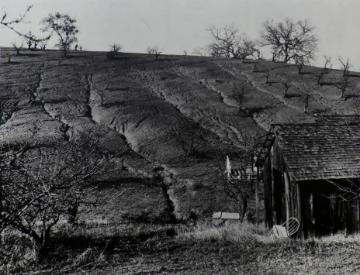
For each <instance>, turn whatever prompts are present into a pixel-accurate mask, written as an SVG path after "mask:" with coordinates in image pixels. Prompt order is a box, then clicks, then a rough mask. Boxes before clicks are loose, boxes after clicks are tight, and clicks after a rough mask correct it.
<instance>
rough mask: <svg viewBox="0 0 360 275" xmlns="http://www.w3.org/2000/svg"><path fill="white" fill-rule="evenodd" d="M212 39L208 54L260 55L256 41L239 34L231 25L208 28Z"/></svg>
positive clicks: (228, 56)
mask: <svg viewBox="0 0 360 275" xmlns="http://www.w3.org/2000/svg"><path fill="white" fill-rule="evenodd" d="M209 32H210V34H211V36H212V38H213V39H214V41H213V42H212V43H211V44H210V45H209V49H210V55H212V56H217V57H226V58H230V57H232V58H239V59H242V60H244V59H246V58H248V57H254V58H255V57H257V58H259V56H260V51H259V49H257V48H256V43H255V42H254V41H252V40H249V39H248V38H247V37H246V35H240V34H239V30H238V29H236V28H235V27H234V26H232V25H226V26H224V27H222V28H216V27H214V26H212V27H210V28H209Z"/></svg>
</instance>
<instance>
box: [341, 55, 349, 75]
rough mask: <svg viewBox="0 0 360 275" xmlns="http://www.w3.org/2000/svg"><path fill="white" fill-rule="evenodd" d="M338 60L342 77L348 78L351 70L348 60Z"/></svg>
mask: <svg viewBox="0 0 360 275" xmlns="http://www.w3.org/2000/svg"><path fill="white" fill-rule="evenodd" d="M338 60H339V62H340V64H341V66H342V72H343V76H348V75H349V71H350V68H351V64H350V61H349V59H348V58H347V59H346V60H343V59H342V58H341V57H338Z"/></svg>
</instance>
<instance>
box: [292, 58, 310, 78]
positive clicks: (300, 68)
mask: <svg viewBox="0 0 360 275" xmlns="http://www.w3.org/2000/svg"><path fill="white" fill-rule="evenodd" d="M295 64H296V66H297V68H298V74H303V68H304V67H305V65H306V64H307V62H306V60H305V59H304V58H303V57H302V56H299V57H296V58H295Z"/></svg>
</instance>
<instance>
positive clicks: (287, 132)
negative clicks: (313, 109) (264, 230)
mask: <svg viewBox="0 0 360 275" xmlns="http://www.w3.org/2000/svg"><path fill="white" fill-rule="evenodd" d="M257 165H258V166H260V167H262V173H263V182H264V200H265V201H264V203H265V223H266V224H267V226H269V227H272V226H273V225H274V224H281V223H283V222H284V221H285V220H286V219H288V218H290V217H296V218H297V219H298V220H299V221H300V230H299V233H298V234H299V236H301V237H308V236H312V235H326V234H331V233H335V232H337V231H341V230H345V231H346V232H347V233H349V232H353V231H359V230H360V211H359V209H360V200H359V196H360V181H359V179H360V117H358V116H336V117H334V116H331V117H322V118H319V119H317V121H316V122H314V123H303V124H276V125H272V127H271V130H270V132H269V133H268V135H267V138H266V140H265V142H264V146H263V148H262V150H261V152H260V153H259V156H258V160H257Z"/></svg>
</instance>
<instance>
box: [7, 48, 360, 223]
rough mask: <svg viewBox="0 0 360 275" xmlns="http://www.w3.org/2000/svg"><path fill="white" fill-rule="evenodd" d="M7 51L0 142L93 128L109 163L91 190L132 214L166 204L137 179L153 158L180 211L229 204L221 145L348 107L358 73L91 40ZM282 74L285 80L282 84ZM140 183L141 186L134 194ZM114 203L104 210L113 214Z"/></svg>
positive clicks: (233, 146)
mask: <svg viewBox="0 0 360 275" xmlns="http://www.w3.org/2000/svg"><path fill="white" fill-rule="evenodd" d="M9 53H11V51H10V50H9V49H2V51H1V60H0V142H1V143H8V144H19V143H24V142H27V143H30V144H36V146H46V145H51V144H54V142H55V141H56V140H68V141H71V140H72V139H73V138H74V137H76V136H77V135H78V134H79V133H80V132H85V133H96V134H97V135H100V136H101V146H102V148H103V149H104V150H106V151H107V152H109V153H110V154H111V155H112V157H113V159H114V161H115V162H116V163H118V164H119V169H118V170H116V173H111V174H109V175H105V176H104V181H103V182H111V184H105V183H102V184H103V185H101V184H100V183H99V184H100V186H99V190H100V191H99V192H100V193H99V196H100V197H101V198H103V200H104V201H106V200H107V199H106V198H108V197H109V196H110V195H112V197H111V199H110V200H109V201H110V203H111V205H112V206H113V205H115V204H116V201H122V202H124V201H126V202H127V203H126V204H127V206H128V207H127V209H128V210H129V211H130V212H131V213H135V214H136V213H138V214H139V215H140V214H144V213H143V212H144V209H145V210H146V211H147V213H152V215H160V214H159V213H161V209H163V208H164V207H165V206H164V203H163V202H162V199H161V196H162V195H161V194H162V193H161V192H162V191H161V188H160V187H158V186H153V185H146V187H144V184H143V183H141V180H145V179H148V178H149V177H151V174H152V169H153V168H154V167H156V166H159V165H163V166H164V167H165V168H166V171H167V173H168V181H169V184H168V186H169V190H168V192H167V193H168V196H170V198H171V200H172V202H173V203H174V204H175V210H176V214H177V215H178V216H179V217H187V216H188V215H189V213H190V212H194V213H197V214H201V213H205V214H209V213H211V212H212V211H214V210H227V209H230V208H231V207H232V206H231V205H229V204H228V203H227V201H226V200H224V194H223V193H222V190H221V187H220V186H219V180H220V174H221V173H219V171H221V169H222V167H221V165H222V163H223V160H224V156H225V155H226V154H229V155H231V156H235V155H236V154H239V153H241V148H242V147H243V144H244V142H246V141H247V140H248V139H249V138H251V139H253V138H256V137H259V136H261V135H262V134H263V133H264V132H265V131H266V130H267V129H268V128H269V126H270V124H271V123H275V122H304V121H312V120H313V119H314V116H315V115H319V114H356V113H357V106H358V104H359V101H360V99H359V96H360V93H359V87H360V86H359V85H360V78H358V75H357V74H352V76H351V77H350V83H351V87H350V88H349V89H348V90H347V91H346V93H345V96H344V98H341V97H340V96H341V92H340V90H339V89H338V88H336V87H334V86H333V85H332V84H333V83H335V82H337V81H339V80H340V79H341V77H342V74H341V72H339V71H331V72H330V73H328V74H327V75H325V76H324V78H323V83H324V85H317V76H318V74H319V71H320V68H314V67H306V68H305V69H304V73H303V74H298V72H297V68H296V67H295V66H293V65H286V64H275V63H272V62H267V61H258V62H256V63H243V62H241V61H239V60H225V59H214V58H207V57H191V56H163V57H162V58H161V59H160V60H159V61H155V60H154V58H153V57H152V56H149V55H141V54H125V53H124V54H120V55H119V56H118V57H117V58H116V59H115V60H108V59H107V58H106V55H105V53H100V52H75V53H73V54H72V55H71V57H70V58H68V59H61V58H59V56H60V53H59V52H57V51H47V52H26V51H24V52H23V53H22V54H21V55H20V56H13V57H12V62H11V63H10V64H9V63H7V58H6V55H7V54H9ZM13 54H14V53H13ZM267 71H270V73H269V74H270V76H269V81H268V82H269V83H266V75H267ZM284 81H287V82H289V83H291V88H290V89H289V91H288V93H287V95H286V96H284V91H283V90H284V88H283V84H282V82H284ZM307 95H308V96H309V108H308V112H307V113H305V112H304V102H305V98H306V96H307ZM120 166H121V169H120ZM124 168H125V169H124ZM134 179H136V180H134ZM139 179H140V183H139ZM107 186H111V187H107ZM124 190H125V191H124ZM142 190H148V191H144V193H143V194H142V195H141V196H138V197H137V196H136V192H142ZM107 192H108V193H107ZM114 192H115V193H116V194H118V197H116V199H114ZM129 192H130V193H129ZM107 194H108V195H107ZM129 194H131V195H129ZM145 194H148V195H145ZM129 198H132V199H129ZM136 198H138V199H136ZM120 205H123V203H122V204H120ZM120 208H121V207H108V206H104V208H103V210H104V211H107V212H109V213H110V212H111V215H110V214H109V213H108V214H109V215H110V216H111V219H117V218H118V217H119V215H120V214H121V213H122V211H121V209H120ZM122 209H123V208H122ZM148 209H150V210H149V211H148ZM151 209H152V210H151ZM146 211H145V212H146ZM98 212H99V213H101V211H100V210H99V211H98ZM120 212H121V213H120ZM118 213H120V214H119V215H118ZM154 213H155V214H154ZM99 215H101V214H99ZM105 216H106V215H105ZM120 216H121V215H120ZM95 218H96V217H95ZM98 218H99V217H98ZM106 218H107V217H105V219H106Z"/></svg>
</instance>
